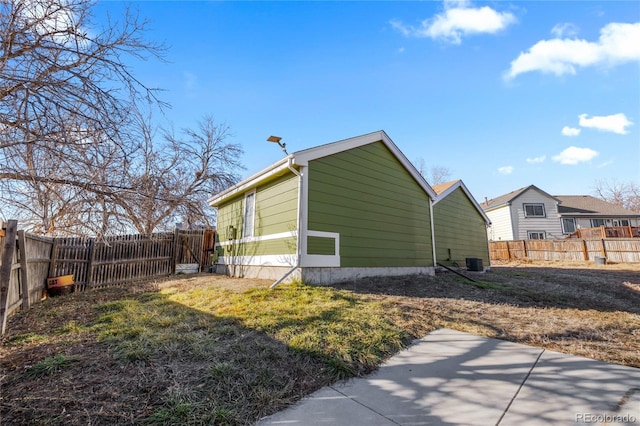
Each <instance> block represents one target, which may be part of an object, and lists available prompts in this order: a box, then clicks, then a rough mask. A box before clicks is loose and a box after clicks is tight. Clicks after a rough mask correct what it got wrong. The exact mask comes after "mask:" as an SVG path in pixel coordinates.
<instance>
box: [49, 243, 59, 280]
mask: <svg viewBox="0 0 640 426" xmlns="http://www.w3.org/2000/svg"><path fill="white" fill-rule="evenodd" d="M57 261H58V239H57V238H54V239H53V245H52V246H51V262H50V263H49V274H48V275H49V277H53V276H54V275H53V274H54V273H55V272H56V267H57V263H58V262H57Z"/></svg>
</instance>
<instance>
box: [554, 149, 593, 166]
mask: <svg viewBox="0 0 640 426" xmlns="http://www.w3.org/2000/svg"><path fill="white" fill-rule="evenodd" d="M597 155H598V152H597V151H594V150H592V149H591V148H578V147H575V146H570V147H569V148H567V149H565V150H564V151H562V152H561V153H560V154H558V155H554V156H553V157H552V160H553V161H556V162H558V163H560V164H569V165H576V164H578V163H584V162H586V161H591V160H592V159H593V158H595V157H596V156H597Z"/></svg>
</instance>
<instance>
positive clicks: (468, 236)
mask: <svg viewBox="0 0 640 426" xmlns="http://www.w3.org/2000/svg"><path fill="white" fill-rule="evenodd" d="M433 190H434V191H435V192H436V193H437V194H438V196H437V198H436V200H435V201H434V203H433V225H434V230H435V232H434V234H435V241H436V243H435V244H436V258H437V259H438V263H440V264H442V265H446V266H460V267H465V266H467V265H466V259H467V258H470V259H482V265H483V269H487V268H488V267H489V262H490V260H489V240H488V238H487V227H488V226H489V225H490V224H491V221H490V220H489V218H488V217H487V215H486V214H485V213H484V211H483V210H482V207H481V206H480V204H478V202H477V201H476V200H475V199H474V198H473V196H472V195H471V192H469V190H468V189H467V187H466V185H465V184H464V183H463V182H462V181H461V180H456V181H452V182H447V183H443V184H440V185H434V186H433Z"/></svg>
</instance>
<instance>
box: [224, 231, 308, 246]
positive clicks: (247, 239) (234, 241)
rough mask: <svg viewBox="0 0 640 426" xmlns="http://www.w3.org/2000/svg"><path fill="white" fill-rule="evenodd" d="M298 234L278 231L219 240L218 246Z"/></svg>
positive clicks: (292, 236)
mask: <svg viewBox="0 0 640 426" xmlns="http://www.w3.org/2000/svg"><path fill="white" fill-rule="evenodd" d="M297 235H298V232H297V231H289V232H279V233H277V234H267V235H260V236H258V237H247V238H239V239H235V240H227V241H219V242H218V244H217V245H219V246H223V247H225V246H232V245H234V244H246V243H257V242H260V241H269V240H279V239H282V238H294V237H296V236H297Z"/></svg>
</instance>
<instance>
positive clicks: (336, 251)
mask: <svg viewBox="0 0 640 426" xmlns="http://www.w3.org/2000/svg"><path fill="white" fill-rule="evenodd" d="M307 236H308V237H319V238H333V241H334V250H333V253H334V256H340V234H339V233H338V232H325V231H312V230H310V229H308V230H307ZM305 254H307V253H306V252H305Z"/></svg>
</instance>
